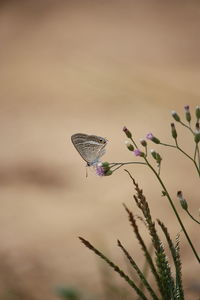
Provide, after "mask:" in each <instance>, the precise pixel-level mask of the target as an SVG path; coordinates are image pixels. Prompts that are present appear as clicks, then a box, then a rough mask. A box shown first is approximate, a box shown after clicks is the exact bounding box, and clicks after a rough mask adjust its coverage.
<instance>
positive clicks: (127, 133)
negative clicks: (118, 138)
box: [123, 126, 132, 139]
mask: <svg viewBox="0 0 200 300" xmlns="http://www.w3.org/2000/svg"><path fill="white" fill-rule="evenodd" d="M123 131H124V133H125V134H126V136H127V137H128V138H129V139H131V138H132V133H131V132H130V131H129V130H128V128H127V127H126V126H124V127H123Z"/></svg>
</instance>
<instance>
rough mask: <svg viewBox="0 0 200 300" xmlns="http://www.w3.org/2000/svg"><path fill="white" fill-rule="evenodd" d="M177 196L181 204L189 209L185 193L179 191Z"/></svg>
mask: <svg viewBox="0 0 200 300" xmlns="http://www.w3.org/2000/svg"><path fill="white" fill-rule="evenodd" d="M177 197H178V199H179V201H180V204H181V206H182V208H183V209H185V210H187V209H188V204H187V201H186V200H185V199H184V198H183V193H182V192H181V191H178V192H177Z"/></svg>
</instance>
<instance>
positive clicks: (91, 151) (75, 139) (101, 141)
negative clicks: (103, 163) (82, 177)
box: [71, 133, 107, 167]
mask: <svg viewBox="0 0 200 300" xmlns="http://www.w3.org/2000/svg"><path fill="white" fill-rule="evenodd" d="M71 140H72V143H73V145H74V147H75V148H76V150H77V151H78V153H79V154H80V156H81V157H82V158H83V159H84V160H85V161H86V162H87V166H89V167H90V166H95V165H97V164H98V162H99V159H100V157H102V156H103V155H104V154H105V152H106V150H105V146H106V145H107V140H106V139H105V138H103V137H100V136H96V135H88V134H84V133H76V134H73V135H72V136H71Z"/></svg>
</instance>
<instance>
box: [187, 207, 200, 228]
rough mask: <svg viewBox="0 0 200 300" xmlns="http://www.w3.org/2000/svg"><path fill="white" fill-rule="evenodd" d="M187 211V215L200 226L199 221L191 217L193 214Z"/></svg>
mask: <svg viewBox="0 0 200 300" xmlns="http://www.w3.org/2000/svg"><path fill="white" fill-rule="evenodd" d="M185 211H186V212H187V214H188V215H189V216H190V218H191V219H192V220H193V221H195V222H196V223H198V224H200V222H199V221H197V220H196V219H195V218H194V217H193V216H192V215H191V213H190V212H189V211H188V210H187V209H186V210H185Z"/></svg>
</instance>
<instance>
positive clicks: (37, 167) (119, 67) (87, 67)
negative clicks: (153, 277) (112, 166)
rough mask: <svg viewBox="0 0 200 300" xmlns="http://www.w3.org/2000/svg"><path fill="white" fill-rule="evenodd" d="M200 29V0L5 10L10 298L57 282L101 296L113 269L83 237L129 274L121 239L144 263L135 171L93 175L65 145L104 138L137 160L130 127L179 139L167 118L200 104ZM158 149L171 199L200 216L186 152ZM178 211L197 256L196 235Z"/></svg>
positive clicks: (49, 4)
mask: <svg viewBox="0 0 200 300" xmlns="http://www.w3.org/2000/svg"><path fill="white" fill-rule="evenodd" d="M199 28H200V3H199V1H193V0H191V1H155V0H151V1H144V0H142V1H136V0H132V1H129V0H125V1H124V0H115V1H114V0H109V1H106V0H99V1H98V0H93V1H92V0H90V1H88V0H85V1H81V0H80V1H78V0H77V1H76V0H75V1H72V0H71V1H66V0H65V1H64V0H57V1H53V0H42V1H39V0H36V1H34V0H26V1H25V0H24V1H22V0H18V1H14V0H13V1H9V0H5V1H1V2H0V103H1V106H0V124H1V126H0V133H1V147H0V189H1V194H0V241H1V243H0V267H1V275H0V293H1V298H2V299H23V300H24V299H26V300H29V299H30V300H31V299H34V300H43V299H49V300H55V299H58V297H57V296H56V295H55V289H56V287H58V286H61V285H66V286H70V287H73V288H75V289H78V290H80V291H81V293H83V295H84V296H86V297H87V296H88V295H89V296H90V297H93V298H92V299H97V297H99V298H98V299H105V294H104V280H105V276H104V275H105V274H107V277H109V278H110V277H111V276H112V273H109V271H108V269H106V267H105V269H104V266H102V265H101V264H100V262H99V260H98V258H95V257H94V255H93V254H92V253H90V252H89V251H88V249H86V248H85V247H84V246H83V245H82V244H81V243H80V241H79V240H78V236H79V235H80V236H83V237H85V238H87V239H89V240H90V241H91V242H93V243H94V244H95V245H96V246H98V247H99V248H100V249H101V250H103V251H104V252H105V253H106V254H107V255H108V256H109V257H113V259H114V260H115V261H117V262H119V263H120V262H121V266H124V267H125V269H126V265H124V260H123V258H122V255H121V253H120V250H119V249H117V246H116V240H117V238H119V239H120V240H121V241H122V242H123V243H124V245H126V246H127V247H128V249H129V251H130V252H131V253H132V254H133V256H134V258H135V259H136V260H137V259H138V260H139V261H140V262H141V265H142V264H143V259H142V256H141V253H140V251H139V250H140V248H139V246H138V245H137V241H135V239H134V236H133V234H132V231H131V228H130V227H129V223H128V220H127V216H126V213H125V212H124V209H123V207H122V203H123V202H124V203H126V204H127V205H128V206H129V207H130V208H132V209H133V210H134V212H135V213H138V211H136V207H135V205H134V203H133V200H132V195H133V187H132V185H131V181H130V180H129V178H128V177H127V174H126V173H125V172H124V171H123V170H119V171H118V172H116V173H115V174H114V175H113V176H110V177H107V178H99V177H97V176H96V175H95V173H94V172H93V171H89V176H88V178H87V179H86V177H85V163H84V162H83V161H82V159H81V158H80V157H79V155H78V154H77V152H76V151H75V149H74V148H73V145H72V144H71V140H70V137H71V135H72V134H73V133H76V132H83V133H91V134H97V135H101V136H103V137H106V138H107V139H108V140H109V143H108V146H107V153H106V155H105V160H107V161H110V162H111V161H112V162H113V161H114V162H119V161H128V160H132V159H133V157H132V154H131V153H130V152H128V151H127V149H126V147H125V145H124V140H125V137H124V134H123V132H122V128H123V126H124V125H126V126H127V127H128V128H130V129H131V131H132V132H133V134H134V137H135V139H136V140H138V139H139V138H142V137H144V136H145V135H146V134H147V133H148V132H153V133H154V134H155V135H157V136H158V137H160V138H161V139H162V140H163V141H165V142H172V140H171V137H170V122H171V116H170V112H171V110H172V109H175V110H177V111H178V112H180V115H181V117H183V116H184V112H183V106H184V105H185V104H189V105H190V107H191V110H194V108H195V106H196V105H198V104H199V99H200V88H199V86H200V57H199V53H200V39H199ZM179 132H180V135H181V138H180V143H181V145H182V146H183V147H184V149H185V150H186V151H188V152H189V153H192V151H193V145H192V139H191V137H190V135H189V134H188V133H187V132H186V131H185V130H182V129H181V128H180V126H179ZM154 146H155V145H152V146H151V147H154ZM157 149H159V151H160V153H161V154H162V156H163V158H164V161H163V170H162V172H163V173H162V174H163V179H164V180H165V182H166V185H167V187H168V188H169V191H170V192H171V194H172V195H173V197H174V199H175V201H176V197H175V195H176V191H177V190H179V189H182V190H183V191H184V194H185V197H187V199H188V201H189V203H190V209H191V212H192V213H193V214H194V215H195V216H196V217H198V208H199V180H198V178H197V176H196V173H195V170H194V168H193V166H192V165H191V163H190V162H189V161H187V160H186V159H185V158H183V156H181V154H180V153H176V152H174V151H173V150H170V149H166V148H161V147H157ZM128 169H129V171H131V172H132V174H133V176H134V177H135V178H136V180H137V181H138V182H139V183H140V185H141V187H142V188H143V189H144V192H145V194H146V196H147V198H148V199H149V203H150V206H151V209H152V214H153V216H154V217H155V218H160V219H161V220H163V221H164V222H165V223H166V225H167V226H168V228H169V231H170V232H171V234H172V237H173V238H175V235H176V233H178V232H179V231H180V228H179V226H178V224H177V222H176V219H175V217H174V215H173V214H172V211H171V209H170V207H169V205H168V203H166V201H165V198H162V197H161V196H160V194H161V191H160V187H159V185H158V184H157V182H156V180H155V178H154V177H153V176H152V174H151V173H150V171H148V170H147V169H146V168H144V167H141V166H137V167H136V166H135V167H129V168H128ZM177 207H178V209H179V211H180V214H181V216H182V219H183V221H184V222H185V223H186V226H187V228H188V232H189V234H190V235H191V238H192V240H193V241H194V243H195V246H196V247H197V249H199V247H200V243H199V232H198V227H197V226H196V225H195V224H194V223H193V222H192V221H191V220H190V219H189V218H188V216H186V215H185V213H184V211H182V210H181V209H180V207H179V205H178V203H177ZM141 231H145V229H144V228H143V226H142V225H141ZM181 254H182V257H183V261H184V264H183V275H184V283H185V287H186V295H187V299H194V297H197V295H198V294H199V282H198V280H199V276H198V272H199V270H198V266H197V264H196V261H195V258H194V256H193V254H192V252H191V250H190V248H189V247H188V245H187V242H186V240H185V238H184V236H183V234H181ZM102 270H103V271H102ZM102 274H104V275H102ZM109 280H110V279H109ZM115 280H117V279H115ZM120 284H121V283H120ZM124 287H125V288H126V284H124ZM95 295H96V296H95ZM3 297H4V298H3ZM133 297H134V296H133ZM115 299H116V298H115Z"/></svg>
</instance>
